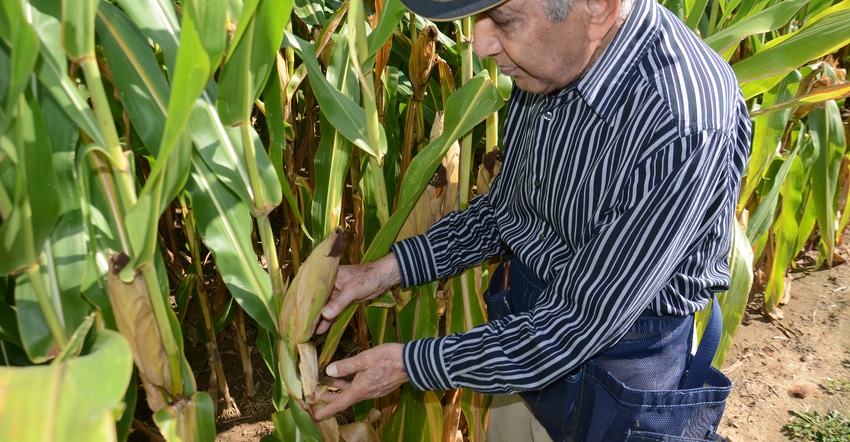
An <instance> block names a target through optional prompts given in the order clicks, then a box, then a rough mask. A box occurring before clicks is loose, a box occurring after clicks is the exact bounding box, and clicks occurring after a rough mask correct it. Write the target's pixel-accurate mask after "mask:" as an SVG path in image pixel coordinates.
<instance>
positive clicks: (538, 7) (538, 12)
mask: <svg viewBox="0 0 850 442" xmlns="http://www.w3.org/2000/svg"><path fill="white" fill-rule="evenodd" d="M544 2H545V0H508V1H507V2H505V3H502V4H501V5H499V6H498V7H496V8H493V9H491V10H489V11H487V12H484V13H481V14H479V15H478V16H476V20H475V34H474V37H473V38H474V41H473V47H474V49H475V53H476V54H478V56H479V57H493V58H494V59H495V60H496V63H497V64H498V65H499V68H501V70H502V73H503V74H505V75H509V76H511V77H513V78H514V82H515V83H516V85H517V87H518V88H520V89H522V90H524V91H528V92H532V93H537V94H545V93H549V92H554V91H558V90H561V89H563V88H565V87H567V86H568V85H569V84H570V83H572V82H573V81H575V80H577V79H578V78H579V77H580V76H581V75H582V74H583V73H584V71H585V70H586V68H587V67H588V64H589V62H590V59H591V56H592V55H593V52H594V50H595V49H596V44H595V42H593V41H592V40H591V39H590V38H588V17H589V15H590V12H589V9H588V7H587V4H586V0H575V2H574V3H573V5H572V7H571V8H570V10H569V12H568V13H567V17H566V18H565V19H564V20H563V21H561V22H551V21H549V17H548V15H547V9H546V6H545V4H544Z"/></svg>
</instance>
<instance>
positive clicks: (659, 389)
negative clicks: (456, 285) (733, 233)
mask: <svg viewBox="0 0 850 442" xmlns="http://www.w3.org/2000/svg"><path fill="white" fill-rule="evenodd" d="M506 261H507V260H506V259H505V258H503V260H502V262H503V264H502V265H500V266H499V267H498V269H497V270H496V271H495V272H494V273H493V277H492V278H491V279H490V281H491V282H490V288H489V289H488V294H487V313H488V316H489V317H490V319H491V320H493V319H498V318H501V317H504V316H507V315H511V314H515V313H521V312H525V311H528V310H531V308H532V307H533V306H534V303H535V301H536V299H537V297H538V296H539V294H540V293H541V292H542V291H543V290H544V289H545V288H546V284H545V283H544V282H543V281H541V280H539V279H538V278H537V277H536V276H535V275H534V274H533V273H532V272H531V271H530V270H529V269H528V268H526V267H525V266H524V265H523V264H522V263H520V262H519V260H517V259H516V258H511V259H510V265H509V266H507V267H508V268H509V272H508V274H509V278H505V277H504V276H505V275H504V267H505V265H504V263H505V262H506ZM507 281H510V282H509V289H507V290H502V289H501V288H502V287H503V286H504V284H505V282H507ZM713 306H714V307H713V308H712V315H711V319H710V320H709V325H708V327H707V328H706V331H705V333H704V334H703V339H702V342H701V343H700V348H699V350H698V351H697V354H696V356H694V357H691V355H690V349H691V344H692V336H693V322H694V321H693V315H691V316H687V317H684V318H680V317H673V316H661V317H659V316H657V315H655V313H653V312H651V311H647V312H644V313H643V314H642V315H641V316H640V317H639V318H638V319H637V321H635V323H634V325H632V327H631V328H630V329H629V331H628V332H627V333H626V335H625V336H624V337H623V338H622V339H621V340H620V341H619V342H618V343H617V344H616V345H614V346H613V347H611V348H610V349H608V350H606V351H605V352H604V353H602V354H600V355H598V356H596V357H594V358H592V359H590V360H589V361H587V362H585V363H584V364H582V365H581V366H580V367H579V368H577V369H576V370H575V371H574V372H573V373H571V374H569V375H568V376H567V377H565V378H564V379H562V380H560V381H557V382H555V383H554V384H552V385H549V386H547V387H546V388H544V389H543V390H540V391H533V392H524V393H521V395H522V397H523V399H524V400H525V401H526V402H527V403H528V405H529V406H530V407H531V410H532V411H533V412H534V416H535V417H536V418H537V420H539V421H540V423H541V424H542V425H543V427H544V428H546V431H547V432H548V433H549V435H550V436H551V437H552V439H553V440H554V441H556V442H559V441H668V442H676V441H706V440H708V441H724V440H725V439H723V438H722V437H721V436H719V435H718V434H717V433H716V430H717V426H718V425H719V424H720V418H721V417H722V416H723V410H724V408H725V407H726V397H727V396H728V395H729V392H730V391H731V389H732V383H731V382H730V381H729V379H728V378H726V376H724V375H723V374H722V373H720V372H719V371H717V370H716V369H714V368H713V367H711V366H710V365H711V360H712V358H713V356H714V351H715V349H716V348H717V342H718V341H719V338H720V329H721V328H722V324H721V322H722V318H721V315H720V308H719V306H718V304H717V301H716V300H715V301H714V304H713Z"/></svg>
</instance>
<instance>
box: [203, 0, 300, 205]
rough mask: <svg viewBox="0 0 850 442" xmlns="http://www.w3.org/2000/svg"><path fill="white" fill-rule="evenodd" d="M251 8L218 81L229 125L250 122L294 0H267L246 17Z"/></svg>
mask: <svg viewBox="0 0 850 442" xmlns="http://www.w3.org/2000/svg"><path fill="white" fill-rule="evenodd" d="M246 6H247V5H246ZM247 9H248V8H247V7H245V8H243V15H242V19H241V20H240V23H239V29H237V35H239V32H240V30H241V29H243V28H244V29H245V31H244V35H242V36H241V38H240V39H238V40H235V43H234V45H235V48H234V47H233V46H231V50H230V51H229V53H228V57H227V62H226V63H225V64H224V66H222V69H221V74H220V75H219V80H218V84H219V95H218V109H219V114H220V116H221V119H222V121H223V122H224V124H226V125H233V124H236V123H241V124H249V121H248V120H249V119H250V115H251V109H252V107H253V104H254V101H255V100H256V99H257V97H259V95H260V92H261V91H262V90H263V88H264V87H265V84H266V81H267V80H268V78H269V75H270V74H271V72H272V71H273V70H274V66H275V57H276V56H277V52H278V49H279V48H280V43H281V41H282V40H283V31H284V29H285V28H286V24H287V23H288V22H289V15H290V12H291V11H292V0H266V1H263V2H261V3H260V4H259V5H258V6H257V7H256V14H252V15H251V16H247V17H246V15H245V11H246V10H247ZM243 22H245V25H244V26H243ZM278 201H280V200H278Z"/></svg>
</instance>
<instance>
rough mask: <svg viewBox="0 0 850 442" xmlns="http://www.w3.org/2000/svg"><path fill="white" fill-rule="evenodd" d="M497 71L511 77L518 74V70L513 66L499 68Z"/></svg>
mask: <svg viewBox="0 0 850 442" xmlns="http://www.w3.org/2000/svg"><path fill="white" fill-rule="evenodd" d="M499 70H500V71H501V72H502V74H504V75H507V76H509V77H512V76H514V75H516V74H517V73H518V72H519V69H518V68H516V67H515V66H499Z"/></svg>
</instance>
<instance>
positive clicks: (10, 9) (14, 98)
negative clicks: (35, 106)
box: [0, 1, 40, 133]
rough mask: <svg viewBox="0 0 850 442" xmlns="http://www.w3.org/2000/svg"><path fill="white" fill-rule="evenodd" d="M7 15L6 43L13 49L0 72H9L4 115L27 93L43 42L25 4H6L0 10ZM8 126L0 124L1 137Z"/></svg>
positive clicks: (4, 36) (4, 37) (14, 2)
mask: <svg viewBox="0 0 850 442" xmlns="http://www.w3.org/2000/svg"><path fill="white" fill-rule="evenodd" d="M0 8H2V11H3V14H2V15H3V17H4V18H7V19H8V20H6V21H7V23H5V24H4V27H5V29H4V31H5V32H3V31H0V32H3V33H4V34H5V35H3V39H4V40H7V41H8V42H9V46H10V47H11V59H10V60H8V64H5V63H4V66H3V67H2V68H0V69H3V70H5V69H8V70H9V72H8V74H7V73H5V72H4V73H3V74H2V75H8V86H7V88H6V90H5V97H4V100H5V103H4V105H3V108H4V113H5V114H6V115H9V114H11V112H12V107H13V106H15V105H16V103H17V102H18V97H19V96H20V94H22V93H23V92H24V88H25V87H26V86H27V83H28V81H29V79H30V76H31V74H32V71H33V68H34V67H35V63H36V61H37V60H38V52H39V46H40V44H39V41H38V36H37V35H36V34H35V31H33V29H32V28H31V27H30V26H29V24H28V23H27V21H26V20H25V19H24V12H23V9H21V2H17V1H11V2H3V5H2V6H0ZM4 126H5V122H4V121H2V120H0V133H3V127H4Z"/></svg>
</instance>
